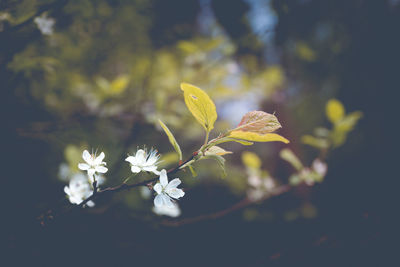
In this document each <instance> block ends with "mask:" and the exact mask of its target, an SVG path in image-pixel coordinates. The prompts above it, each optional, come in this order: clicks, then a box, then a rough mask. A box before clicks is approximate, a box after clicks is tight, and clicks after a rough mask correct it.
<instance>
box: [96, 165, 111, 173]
mask: <svg viewBox="0 0 400 267" xmlns="http://www.w3.org/2000/svg"><path fill="white" fill-rule="evenodd" d="M95 171H96V172H100V173H106V172H107V171H108V169H107V168H106V167H104V166H96V168H95Z"/></svg>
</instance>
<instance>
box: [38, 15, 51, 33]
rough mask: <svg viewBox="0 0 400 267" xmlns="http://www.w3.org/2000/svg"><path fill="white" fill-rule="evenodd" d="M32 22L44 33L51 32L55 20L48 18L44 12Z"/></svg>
mask: <svg viewBox="0 0 400 267" xmlns="http://www.w3.org/2000/svg"><path fill="white" fill-rule="evenodd" d="M34 22H35V23H36V25H37V27H38V28H39V30H40V32H41V33H42V34H44V35H51V34H53V27H54V24H55V23H56V21H55V20H54V19H53V18H48V17H47V15H46V14H43V15H42V16H40V17H36V18H35V20H34Z"/></svg>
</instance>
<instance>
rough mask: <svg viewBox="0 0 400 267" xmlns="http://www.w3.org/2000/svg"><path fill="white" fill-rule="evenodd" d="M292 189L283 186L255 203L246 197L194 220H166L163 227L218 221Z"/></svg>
mask: <svg viewBox="0 0 400 267" xmlns="http://www.w3.org/2000/svg"><path fill="white" fill-rule="evenodd" d="M290 189H291V186H290V185H281V186H279V187H276V188H275V189H274V190H273V191H271V192H269V194H268V195H265V196H264V197H263V198H262V199H260V200H257V201H254V200H251V199H249V198H247V197H245V198H244V199H242V200H240V201H239V202H237V203H236V204H234V205H233V206H230V207H228V208H226V209H223V210H220V211H217V212H213V213H208V214H203V215H200V216H196V217H192V218H186V219H182V220H165V221H163V222H162V224H163V225H166V226H175V227H177V226H182V225H186V224H192V223H196V222H200V221H205V220H211V219H218V218H221V217H223V216H225V215H227V214H229V213H232V212H234V211H237V210H240V209H243V208H245V207H248V206H250V205H253V204H256V203H260V202H263V201H265V200H267V199H269V198H271V197H274V196H278V195H281V194H283V193H285V192H288V191H289V190H290Z"/></svg>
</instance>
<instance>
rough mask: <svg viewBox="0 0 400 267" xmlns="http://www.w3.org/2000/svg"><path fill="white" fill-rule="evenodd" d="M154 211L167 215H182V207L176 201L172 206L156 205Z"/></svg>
mask: <svg viewBox="0 0 400 267" xmlns="http://www.w3.org/2000/svg"><path fill="white" fill-rule="evenodd" d="M153 212H154V213H155V214H157V215H166V216H170V217H178V216H179V215H181V209H180V208H179V206H178V204H176V203H173V204H172V206H154V207H153Z"/></svg>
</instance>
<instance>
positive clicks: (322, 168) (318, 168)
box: [312, 158, 328, 177]
mask: <svg viewBox="0 0 400 267" xmlns="http://www.w3.org/2000/svg"><path fill="white" fill-rule="evenodd" d="M312 168H313V170H314V171H315V172H316V173H318V174H319V175H320V176H322V177H323V176H325V175H326V172H327V170H328V165H326V163H324V162H322V161H321V160H320V159H318V158H317V159H315V160H314V161H313V163H312Z"/></svg>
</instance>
